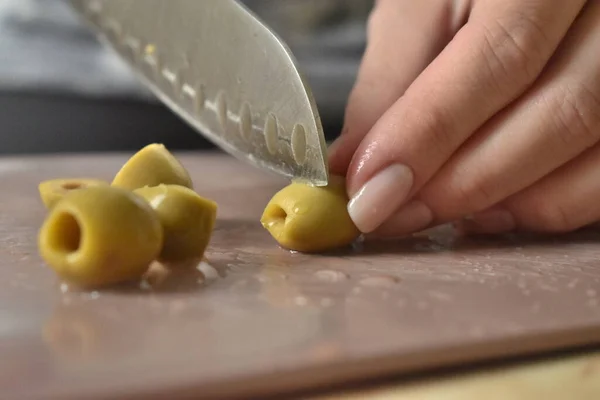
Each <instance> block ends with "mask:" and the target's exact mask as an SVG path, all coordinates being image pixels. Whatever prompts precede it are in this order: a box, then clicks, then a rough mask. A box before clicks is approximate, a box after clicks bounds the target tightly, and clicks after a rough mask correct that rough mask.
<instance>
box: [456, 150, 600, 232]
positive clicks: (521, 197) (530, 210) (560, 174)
mask: <svg viewBox="0 0 600 400" xmlns="http://www.w3.org/2000/svg"><path fill="white" fill-rule="evenodd" d="M599 197H600V145H597V146H596V147H594V148H593V149H591V150H589V151H587V152H586V153H585V154H584V155H582V156H581V157H579V158H577V159H575V160H574V161H572V162H571V163H568V164H566V165H564V166H563V167H561V168H560V169H558V170H557V171H555V172H553V173H552V174H550V175H548V176H547V177H545V178H544V179H542V180H541V181H539V182H537V183H536V184H534V185H533V186H531V187H529V188H527V189H525V190H524V191H522V192H519V193H518V194H516V195H515V196H513V197H511V198H510V199H508V200H507V201H505V202H503V203H502V205H501V206H498V207H496V208H495V209H493V210H489V211H485V212H482V213H480V214H476V215H474V216H473V218H472V219H471V220H468V221H463V222H461V223H460V228H461V229H462V230H464V231H466V232H467V233H493V234H496V233H503V232H510V231H513V230H525V231H533V232H545V233H560V232H569V231H573V230H576V229H579V228H582V227H584V226H586V225H589V224H592V223H595V222H598V221H600V202H599V201H598V198H599Z"/></svg>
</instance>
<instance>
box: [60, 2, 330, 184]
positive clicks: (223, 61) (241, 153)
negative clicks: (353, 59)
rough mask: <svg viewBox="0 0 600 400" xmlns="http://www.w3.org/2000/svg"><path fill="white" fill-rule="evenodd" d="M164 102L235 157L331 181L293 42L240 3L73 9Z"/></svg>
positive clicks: (313, 107)
mask: <svg viewBox="0 0 600 400" xmlns="http://www.w3.org/2000/svg"><path fill="white" fill-rule="evenodd" d="M70 2H71V4H72V5H73V7H74V8H75V9H76V10H77V11H78V12H79V14H81V16H83V17H84V19H85V20H86V21H87V22H88V23H89V24H91V25H92V27H93V28H94V29H95V30H96V31H97V32H98V34H99V36H100V38H101V39H102V41H103V42H105V43H108V44H109V45H110V47H112V48H113V49H114V50H115V51H116V52H117V53H118V54H119V55H120V56H121V57H122V58H123V59H124V60H125V61H126V62H127V63H128V64H129V65H130V66H131V67H132V68H133V69H134V71H136V72H137V74H138V75H139V77H140V78H141V80H142V81H143V82H144V83H145V84H146V85H147V86H148V87H149V88H150V89H151V90H152V91H153V92H154V93H155V95H156V96H157V97H158V98H159V99H160V100H161V101H162V102H164V103H165V104H166V105H167V106H168V107H169V108H171V109H172V110H173V111H174V112H175V113H176V114H178V115H179V116H180V117H181V118H183V119H184V120H185V121H187V122H188V123H189V124H190V125H191V126H193V127H194V128H195V129H196V130H197V131H199V132H200V133H201V134H203V135H205V136H206V137H207V138H208V139H210V140H211V141H212V142H213V143H215V144H216V145H217V146H219V147H221V148H222V149H223V150H225V151H227V152H228V153H230V154H231V155H233V156H235V157H237V158H239V159H242V160H245V161H248V162H250V163H251V164H253V165H255V166H258V167H260V168H265V169H268V170H271V171H274V172H276V173H278V174H280V175H284V176H286V177H289V178H292V179H294V180H299V181H305V182H308V183H310V184H313V185H317V186H323V185H326V184H327V182H328V176H329V172H328V166H327V157H326V143H325V137H324V134H323V128H322V125H321V120H320V117H319V113H318V110H317V106H316V103H315V100H314V98H313V96H312V93H311V91H310V88H309V87H308V85H307V83H306V82H305V81H304V79H303V78H302V76H301V74H300V72H299V71H298V69H297V67H296V60H295V59H294V57H293V55H292V53H291V51H290V50H289V48H288V47H287V46H286V45H285V43H284V42H283V41H282V40H281V39H280V38H279V37H278V36H277V35H276V34H275V33H273V32H272V31H271V30H270V29H269V28H268V27H267V26H266V25H265V24H263V23H262V22H261V21H260V20H258V18H257V17H256V16H254V15H253V14H252V13H251V12H250V11H249V10H247V9H246V8H245V7H244V6H243V5H241V4H239V3H238V2H236V1H234V0H70Z"/></svg>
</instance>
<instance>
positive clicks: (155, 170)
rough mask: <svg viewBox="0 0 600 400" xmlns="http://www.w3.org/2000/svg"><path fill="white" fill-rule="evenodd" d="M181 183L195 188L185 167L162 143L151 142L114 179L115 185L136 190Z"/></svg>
mask: <svg viewBox="0 0 600 400" xmlns="http://www.w3.org/2000/svg"><path fill="white" fill-rule="evenodd" d="M160 184H165V185H180V186H185V187H188V188H190V189H191V188H193V185H192V179H191V178H190V175H189V173H188V171H187V170H186V169H185V167H184V166H183V165H182V164H181V162H179V160H178V159H177V158H175V156H174V155H173V154H171V152H169V150H167V148H166V147H165V146H164V145H162V144H156V143H154V144H150V145H148V146H146V147H144V148H143V149H141V150H140V151H138V152H137V153H136V154H134V155H133V157H131V158H130V159H129V161H127V162H126V163H125V165H123V167H122V168H121V170H120V171H119V172H118V173H117V175H115V178H114V179H113V181H112V185H113V186H117V187H121V188H124V189H129V190H135V189H139V188H142V187H145V186H157V185H160Z"/></svg>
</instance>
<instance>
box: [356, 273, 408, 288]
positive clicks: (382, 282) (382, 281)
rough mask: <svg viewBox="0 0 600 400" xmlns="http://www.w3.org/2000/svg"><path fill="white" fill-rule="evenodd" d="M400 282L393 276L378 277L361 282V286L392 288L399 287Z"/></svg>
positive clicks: (371, 277)
mask: <svg viewBox="0 0 600 400" xmlns="http://www.w3.org/2000/svg"><path fill="white" fill-rule="evenodd" d="M399 282H400V278H398V277H395V276H391V275H377V276H369V277H367V278H363V279H361V280H360V282H359V283H360V284H361V285H363V286H371V287H390V286H394V285H397V284H398V283H399Z"/></svg>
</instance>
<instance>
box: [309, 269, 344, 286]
mask: <svg viewBox="0 0 600 400" xmlns="http://www.w3.org/2000/svg"><path fill="white" fill-rule="evenodd" d="M315 277H316V278H317V279H319V280H320V281H323V282H332V283H336V282H341V281H345V280H347V279H348V278H350V276H349V275H348V274H345V273H344V272H341V271H335V270H330V269H323V270H320V271H317V272H315Z"/></svg>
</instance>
